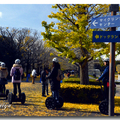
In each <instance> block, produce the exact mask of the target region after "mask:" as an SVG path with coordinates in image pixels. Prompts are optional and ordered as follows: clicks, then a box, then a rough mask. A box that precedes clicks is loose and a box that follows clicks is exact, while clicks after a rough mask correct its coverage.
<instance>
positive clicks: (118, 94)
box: [115, 84, 120, 96]
mask: <svg viewBox="0 0 120 120" xmlns="http://www.w3.org/2000/svg"><path fill="white" fill-rule="evenodd" d="M115 96H120V84H117V85H116V95H115Z"/></svg>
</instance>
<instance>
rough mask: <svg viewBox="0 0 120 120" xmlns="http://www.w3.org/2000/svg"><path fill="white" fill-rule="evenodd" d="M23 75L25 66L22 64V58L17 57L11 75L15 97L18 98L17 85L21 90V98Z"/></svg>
mask: <svg viewBox="0 0 120 120" xmlns="http://www.w3.org/2000/svg"><path fill="white" fill-rule="evenodd" d="M22 75H23V68H22V66H21V64H20V60H19V59H16V60H15V64H13V66H12V68H11V71H10V76H11V77H12V83H13V91H14V98H16V94H17V87H18V90H19V98H20V97H21V89H20V83H21V79H22Z"/></svg>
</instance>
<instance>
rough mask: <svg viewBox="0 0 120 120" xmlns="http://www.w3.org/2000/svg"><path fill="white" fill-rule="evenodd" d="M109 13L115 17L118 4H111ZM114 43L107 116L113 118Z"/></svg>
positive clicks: (111, 47) (110, 65)
mask: <svg viewBox="0 0 120 120" xmlns="http://www.w3.org/2000/svg"><path fill="white" fill-rule="evenodd" d="M109 11H110V12H111V16H113V15H116V12H118V11H119V4H111V5H110V8H109ZM110 31H116V27H111V29H110ZM114 78H115V42H111V43H110V60H109V105H108V110H109V111H108V112H109V116H114V89H115V82H114Z"/></svg>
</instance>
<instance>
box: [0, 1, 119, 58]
mask: <svg viewBox="0 0 120 120" xmlns="http://www.w3.org/2000/svg"><path fill="white" fill-rule="evenodd" d="M96 2H98V1H95V0H90V1H88V0H84V1H81V0H72V1H71V0H29V1H27V0H21V1H17V0H16V1H15V0H4V1H0V27H10V28H30V29H35V30H37V31H38V32H44V31H45V29H44V27H42V24H41V23H42V21H46V22H47V23H50V22H52V21H53V22H55V21H57V20H56V19H50V18H48V15H50V14H51V12H56V10H55V9H54V8H52V5H54V4H56V3H62V4H66V3H67V4H71V3H74V4H94V3H96ZM99 3H100V4H118V3H119V2H118V0H117V1H111V0H106V1H105V0H101V1H100V2H99ZM97 4H98V3H97ZM119 59H120V56H119Z"/></svg>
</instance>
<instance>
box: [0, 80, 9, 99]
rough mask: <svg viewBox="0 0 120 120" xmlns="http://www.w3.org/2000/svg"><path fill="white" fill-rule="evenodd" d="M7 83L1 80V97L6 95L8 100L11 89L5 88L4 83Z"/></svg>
mask: <svg viewBox="0 0 120 120" xmlns="http://www.w3.org/2000/svg"><path fill="white" fill-rule="evenodd" d="M5 84H7V81H0V97H6V100H7V98H8V93H9V90H8V89H7V90H6V87H5V89H4V86H3V85H5Z"/></svg>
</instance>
